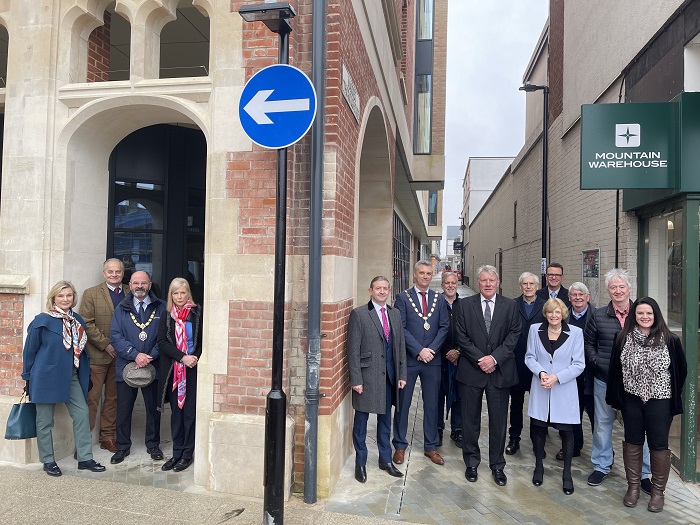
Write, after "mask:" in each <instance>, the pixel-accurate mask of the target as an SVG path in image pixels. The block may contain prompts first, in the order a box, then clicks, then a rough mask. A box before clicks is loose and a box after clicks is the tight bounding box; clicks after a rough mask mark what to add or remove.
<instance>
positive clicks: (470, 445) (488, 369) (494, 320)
mask: <svg viewBox="0 0 700 525" xmlns="http://www.w3.org/2000/svg"><path fill="white" fill-rule="evenodd" d="M477 284H478V286H479V292H480V293H479V294H478V295H473V296H471V297H467V298H465V299H462V300H460V302H459V307H458V310H457V343H458V345H459V354H460V359H459V365H458V367H457V381H459V383H460V384H459V388H460V396H461V398H462V435H463V437H462V443H463V446H462V455H463V457H464V463H465V465H466V467H467V470H466V472H465V477H466V478H467V481H470V482H475V481H476V480H477V478H478V476H477V468H478V466H479V463H480V462H481V452H480V450H479V434H480V432H481V400H482V398H483V395H484V391H486V403H487V405H488V412H489V467H491V472H492V474H493V479H494V480H495V482H496V483H497V484H498V485H500V486H503V485H505V484H506V483H507V482H508V479H507V478H506V475H505V472H504V471H503V469H504V468H505V466H506V460H505V456H504V455H503V449H504V448H505V446H506V423H507V420H508V396H509V393H510V387H512V386H513V385H515V384H516V383H517V382H518V372H517V370H516V366H515V359H514V353H513V351H514V349H515V344H516V343H517V342H518V336H519V335H520V314H519V313H518V307H517V305H516V304H515V301H514V300H513V299H508V298H506V297H503V296H502V295H497V294H496V291H497V290H498V286H499V284H500V280H499V278H498V271H497V270H496V268H494V267H493V266H489V265H484V266H481V267H480V268H479V269H478V270H477Z"/></svg>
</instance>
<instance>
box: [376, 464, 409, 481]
mask: <svg viewBox="0 0 700 525" xmlns="http://www.w3.org/2000/svg"><path fill="white" fill-rule="evenodd" d="M379 468H380V470H386V472H387V473H388V474H389V475H390V476H394V477H395V478H403V474H402V473H401V471H400V470H399V469H397V468H396V467H395V466H394V464H393V463H381V462H380V463H379Z"/></svg>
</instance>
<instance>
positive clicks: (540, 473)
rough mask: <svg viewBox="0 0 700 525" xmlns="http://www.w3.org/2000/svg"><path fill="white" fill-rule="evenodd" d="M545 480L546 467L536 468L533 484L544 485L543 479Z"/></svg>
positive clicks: (536, 485) (533, 474)
mask: <svg viewBox="0 0 700 525" xmlns="http://www.w3.org/2000/svg"><path fill="white" fill-rule="evenodd" d="M543 480H544V467H542V468H539V469H538V468H535V472H533V473H532V484H533V485H534V486H535V487H539V486H540V485H542V481H543Z"/></svg>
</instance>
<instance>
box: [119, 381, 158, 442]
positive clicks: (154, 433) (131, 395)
mask: <svg viewBox="0 0 700 525" xmlns="http://www.w3.org/2000/svg"><path fill="white" fill-rule="evenodd" d="M138 393H139V389H138V388H131V387H130V386H129V385H127V384H126V383H125V382H124V381H117V432H116V434H117V449H119V450H129V449H130V448H131V416H132V413H133V411H134V403H135V402H136V396H137V395H138ZM141 395H142V396H143V403H144V405H145V406H146V447H147V448H153V447H157V446H159V445H160V412H158V380H155V381H153V382H152V383H151V384H150V385H148V386H146V387H143V388H141Z"/></svg>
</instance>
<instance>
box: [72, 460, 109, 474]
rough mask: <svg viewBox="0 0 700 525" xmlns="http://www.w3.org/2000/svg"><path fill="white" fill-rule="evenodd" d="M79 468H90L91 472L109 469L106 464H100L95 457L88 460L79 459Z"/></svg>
mask: <svg viewBox="0 0 700 525" xmlns="http://www.w3.org/2000/svg"><path fill="white" fill-rule="evenodd" d="M78 470H89V471H90V472H104V471H105V470H107V469H106V468H105V467H104V465H100V464H99V463H98V462H97V461H95V460H94V459H88V460H87V461H78Z"/></svg>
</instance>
